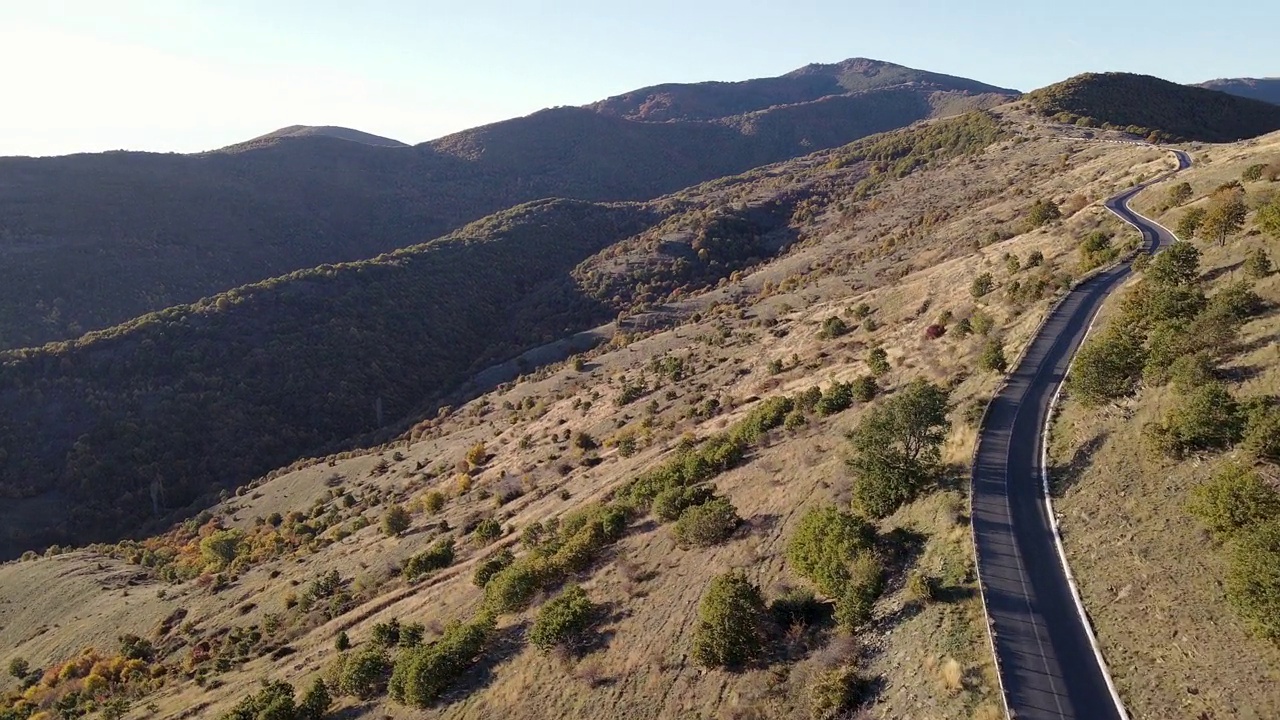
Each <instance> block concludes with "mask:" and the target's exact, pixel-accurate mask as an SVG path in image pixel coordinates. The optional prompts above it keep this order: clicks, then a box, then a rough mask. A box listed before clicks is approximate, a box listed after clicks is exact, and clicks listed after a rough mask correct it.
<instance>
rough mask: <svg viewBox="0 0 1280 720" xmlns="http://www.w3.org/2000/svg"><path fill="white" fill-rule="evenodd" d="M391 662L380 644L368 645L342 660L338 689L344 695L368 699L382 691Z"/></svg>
mask: <svg viewBox="0 0 1280 720" xmlns="http://www.w3.org/2000/svg"><path fill="white" fill-rule="evenodd" d="M390 671H391V662H390V661H389V660H388V659H387V654H386V652H385V651H383V649H382V648H381V647H380V646H377V645H366V646H364V647H362V648H361V649H360V650H358V651H356V653H355V654H353V655H349V656H347V657H345V658H344V659H343V660H342V669H341V671H340V672H339V673H338V689H339V690H340V691H341V692H342V694H343V695H351V696H353V697H357V698H360V699H361V700H368V699H369V698H372V697H374V696H375V695H379V694H381V693H382V690H383V688H384V687H386V684H387V674H388V673H389V672H390Z"/></svg>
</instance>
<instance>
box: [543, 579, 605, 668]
mask: <svg viewBox="0 0 1280 720" xmlns="http://www.w3.org/2000/svg"><path fill="white" fill-rule="evenodd" d="M598 611H599V608H598V607H597V606H596V605H595V604H594V603H592V602H591V599H590V598H588V597H587V593H586V591H584V590H583V589H582V588H580V587H578V586H577V585H571V586H569V587H567V588H565V590H564V592H562V593H560V596H559V597H557V598H555V599H554V600H551V601H550V602H548V603H547V604H546V605H543V606H542V609H541V610H539V611H538V617H537V619H536V620H534V623H533V627H532V628H531V629H530V630H529V642H530V643H532V644H533V646H534V647H536V648H538V649H539V650H541V651H543V652H547V651H548V650H551V649H553V648H555V647H558V646H559V647H564V646H573V645H575V644H577V643H579V642H580V641H581V639H582V635H583V634H584V633H585V632H586V631H587V630H588V629H589V628H590V627H591V625H592V623H593V622H594V620H595V617H596V615H597V613H598Z"/></svg>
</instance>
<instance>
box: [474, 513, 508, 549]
mask: <svg viewBox="0 0 1280 720" xmlns="http://www.w3.org/2000/svg"><path fill="white" fill-rule="evenodd" d="M500 537H502V523H500V522H498V521H497V520H495V519H494V518H491V517H487V518H485V519H483V520H481V521H480V523H479V524H477V525H476V529H475V530H472V531H471V539H472V542H474V543H476V544H477V545H488V544H489V543H491V542H493V541H494V540H497V539H498V538H500Z"/></svg>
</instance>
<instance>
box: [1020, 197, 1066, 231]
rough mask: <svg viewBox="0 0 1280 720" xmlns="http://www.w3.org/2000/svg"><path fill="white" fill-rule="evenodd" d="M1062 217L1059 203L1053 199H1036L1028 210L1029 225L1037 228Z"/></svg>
mask: <svg viewBox="0 0 1280 720" xmlns="http://www.w3.org/2000/svg"><path fill="white" fill-rule="evenodd" d="M1061 217H1062V211H1061V210H1060V209H1059V208H1058V204H1057V203H1055V202H1054V201H1052V200H1043V199H1042V200H1036V201H1035V202H1034V203H1032V204H1031V207H1030V208H1029V209H1028V210H1027V226H1028V227H1030V228H1032V229H1035V228H1038V227H1040V226H1042V225H1047V224H1048V223H1051V222H1053V221H1054V220H1057V219H1058V218H1061Z"/></svg>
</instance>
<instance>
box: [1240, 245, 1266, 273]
mask: <svg viewBox="0 0 1280 720" xmlns="http://www.w3.org/2000/svg"><path fill="white" fill-rule="evenodd" d="M1244 273H1245V275H1247V276H1249V277H1251V278H1253V279H1255V280H1260V279H1262V278H1264V277H1267V276H1268V275H1270V274H1271V258H1270V257H1269V256H1268V255H1267V251H1266V250H1263V249H1262V248H1260V247H1255V248H1253V249H1251V250H1250V251H1249V253H1248V254H1247V255H1246V256H1245V259H1244Z"/></svg>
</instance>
